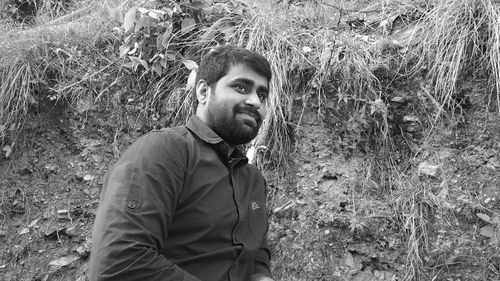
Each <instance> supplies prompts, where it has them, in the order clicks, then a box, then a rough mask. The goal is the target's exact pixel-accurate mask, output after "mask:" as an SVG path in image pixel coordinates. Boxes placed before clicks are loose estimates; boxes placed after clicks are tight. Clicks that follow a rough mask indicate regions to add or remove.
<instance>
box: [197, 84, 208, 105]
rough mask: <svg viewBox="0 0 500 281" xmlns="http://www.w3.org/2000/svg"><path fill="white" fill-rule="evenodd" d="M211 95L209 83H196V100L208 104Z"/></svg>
mask: <svg viewBox="0 0 500 281" xmlns="http://www.w3.org/2000/svg"><path fill="white" fill-rule="evenodd" d="M209 93H210V86H208V84H207V81H206V80H204V79H200V80H199V81H198V83H196V98H197V99H198V102H199V103H200V104H205V103H206V102H207V98H208V95H209Z"/></svg>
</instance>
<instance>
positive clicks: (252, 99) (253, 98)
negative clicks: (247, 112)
mask: <svg viewBox="0 0 500 281" xmlns="http://www.w3.org/2000/svg"><path fill="white" fill-rule="evenodd" d="M246 97H247V99H246V100H245V104H247V105H251V106H253V107H255V108H257V109H259V108H260V107H261V106H262V101H261V100H260V98H259V95H258V94H257V92H255V91H253V92H252V93H251V94H249V95H247V96H246Z"/></svg>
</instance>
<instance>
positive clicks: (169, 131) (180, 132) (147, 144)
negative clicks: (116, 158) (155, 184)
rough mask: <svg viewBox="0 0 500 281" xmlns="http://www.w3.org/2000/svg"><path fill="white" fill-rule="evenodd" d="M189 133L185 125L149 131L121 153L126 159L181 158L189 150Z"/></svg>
mask: <svg viewBox="0 0 500 281" xmlns="http://www.w3.org/2000/svg"><path fill="white" fill-rule="evenodd" d="M190 138H191V137H190V133H189V131H188V130H187V129H186V128H185V126H179V127H172V128H164V129H161V130H153V131H150V132H148V133H146V134H144V135H142V136H141V137H139V138H138V139H137V140H136V141H135V142H134V143H132V144H131V145H130V146H129V147H128V148H127V150H126V151H125V152H124V153H123V155H122V158H126V159H161V158H170V160H176V159H177V160H180V159H183V158H184V156H185V155H186V153H188V150H189V142H190V141H189V139H190Z"/></svg>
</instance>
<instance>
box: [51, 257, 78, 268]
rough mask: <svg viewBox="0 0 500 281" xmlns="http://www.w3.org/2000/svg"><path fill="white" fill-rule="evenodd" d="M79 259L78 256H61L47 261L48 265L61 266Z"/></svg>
mask: <svg viewBox="0 0 500 281" xmlns="http://www.w3.org/2000/svg"><path fill="white" fill-rule="evenodd" d="M79 259H80V257H78V256H67V257H62V258H59V259H57V260H53V261H51V262H50V263H49V265H51V266H57V267H63V266H67V265H70V264H72V263H74V262H75V261H77V260H79Z"/></svg>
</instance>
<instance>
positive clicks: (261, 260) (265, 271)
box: [253, 175, 272, 278]
mask: <svg viewBox="0 0 500 281" xmlns="http://www.w3.org/2000/svg"><path fill="white" fill-rule="evenodd" d="M261 177H262V175H261ZM262 179H263V180H264V178H262ZM266 197H267V183H266V181H265V180H264V196H263V198H264V202H266V201H265V198H266ZM266 205H267V202H266ZM264 223H265V224H266V232H265V234H264V238H263V239H262V243H261V245H260V247H259V249H258V250H257V254H256V255H255V261H254V270H253V275H264V276H267V277H269V278H272V275H271V251H270V250H269V246H268V244H267V232H268V230H269V223H268V220H267V212H266V220H265V221H264Z"/></svg>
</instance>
